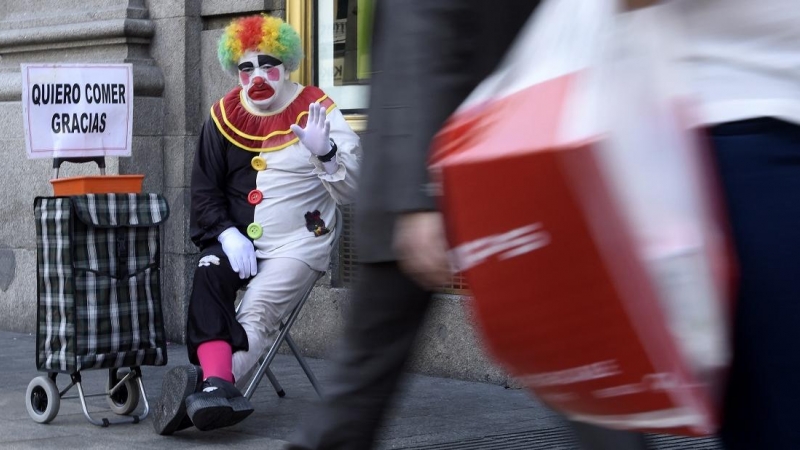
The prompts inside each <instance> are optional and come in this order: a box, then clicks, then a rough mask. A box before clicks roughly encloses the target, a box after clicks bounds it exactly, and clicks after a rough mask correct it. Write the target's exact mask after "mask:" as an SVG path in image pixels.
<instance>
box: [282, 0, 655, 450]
mask: <svg viewBox="0 0 800 450" xmlns="http://www.w3.org/2000/svg"><path fill="white" fill-rule="evenodd" d="M538 3H539V2H538V1H533V0H499V1H496V2H493V3H491V4H487V3H486V2H484V1H480V0H435V1H432V0H381V1H380V2H376V7H375V18H374V35H373V46H372V52H373V53H372V63H373V69H374V72H373V75H372V79H371V84H372V86H371V94H370V96H371V98H370V107H369V126H368V131H367V134H366V135H365V137H364V149H365V150H364V161H363V164H362V175H361V177H362V178H361V188H360V193H359V197H358V200H357V215H356V226H357V228H356V229H357V232H356V233H357V234H356V240H357V247H358V260H359V263H360V268H359V283H358V286H357V287H356V290H355V294H354V298H353V303H352V305H351V307H350V309H349V311H350V312H349V316H348V317H347V322H346V325H345V330H344V336H343V339H342V342H340V345H339V347H338V349H337V351H336V352H335V354H334V358H333V359H334V363H335V365H334V369H333V372H332V376H331V380H330V383H329V386H327V388H326V395H325V398H324V400H323V402H322V404H321V405H319V407H318V408H316V410H315V411H314V412H313V417H311V418H308V419H307V420H304V421H303V422H302V423H301V426H300V429H299V430H298V432H297V433H296V435H295V436H294V439H293V442H294V444H292V445H290V447H289V448H292V449H315V450H316V449H319V450H321V449H369V448H371V447H372V445H373V441H374V438H375V433H376V430H377V429H378V427H379V426H380V424H381V423H382V421H383V418H384V414H385V411H386V408H387V406H389V404H390V402H391V400H392V398H393V395H394V393H395V392H396V390H397V386H398V383H399V380H400V378H401V373H402V370H403V368H404V366H405V364H406V361H407V360H408V358H409V356H410V354H411V351H412V348H413V344H414V341H415V338H416V336H417V333H418V331H419V329H420V327H421V325H422V322H423V319H424V318H425V314H426V311H427V310H428V306H429V304H430V301H431V296H432V293H433V292H434V291H435V290H436V289H437V288H439V287H440V286H442V285H444V284H446V283H447V282H448V281H449V280H450V277H451V273H450V270H449V264H448V260H447V256H446V250H447V244H446V241H445V233H444V225H443V222H442V217H441V214H440V213H439V212H438V211H437V205H436V201H435V198H434V197H433V195H432V194H433V193H432V192H431V191H430V189H429V186H428V182H429V180H428V167H427V162H428V150H429V147H430V142H431V139H432V138H433V136H434V135H435V134H436V133H437V132H438V130H439V129H440V128H441V126H442V125H443V123H444V121H445V120H446V119H447V117H448V116H449V115H450V114H451V113H452V112H453V111H455V109H456V108H457V107H458V106H459V105H460V104H461V102H462V101H463V100H464V99H465V98H466V96H467V95H468V94H469V93H470V92H471V91H472V89H474V88H475V87H476V86H477V85H478V84H479V83H480V82H481V81H482V80H483V79H484V78H485V77H486V76H487V75H489V74H490V73H491V72H492V71H493V70H494V69H495V68H496V66H497V65H498V63H499V62H500V61H501V59H502V56H503V54H504V53H505V51H506V49H507V48H508V47H509V46H510V44H511V43H512V42H513V40H514V38H515V37H516V35H517V33H518V32H519V30H520V29H521V27H522V25H523V24H524V23H525V22H526V20H527V19H528V18H529V17H530V15H531V14H532V12H533V10H534V9H535V7H536V6H537V5H538ZM578 431H579V433H578V434H579V437H580V438H581V439H582V440H584V441H586V442H591V443H593V445H594V446H593V447H587V448H595V449H598V450H600V449H603V450H604V449H606V448H608V449H614V450H638V449H643V448H644V441H643V437H642V436H640V435H638V434H632V433H620V432H614V431H610V430H604V429H599V428H596V427H592V426H589V425H579V428H578Z"/></svg>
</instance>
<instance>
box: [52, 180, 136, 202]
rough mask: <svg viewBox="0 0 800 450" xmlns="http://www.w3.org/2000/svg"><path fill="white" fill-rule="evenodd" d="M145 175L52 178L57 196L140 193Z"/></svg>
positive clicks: (54, 192)
mask: <svg viewBox="0 0 800 450" xmlns="http://www.w3.org/2000/svg"><path fill="white" fill-rule="evenodd" d="M143 180H144V175H94V176H86V177H68V178H57V179H54V180H50V183H51V184H52V185H53V194H54V195H55V196H56V197H66V196H69V195H83V194H126V193H134V194H138V193H141V192H142V181H143Z"/></svg>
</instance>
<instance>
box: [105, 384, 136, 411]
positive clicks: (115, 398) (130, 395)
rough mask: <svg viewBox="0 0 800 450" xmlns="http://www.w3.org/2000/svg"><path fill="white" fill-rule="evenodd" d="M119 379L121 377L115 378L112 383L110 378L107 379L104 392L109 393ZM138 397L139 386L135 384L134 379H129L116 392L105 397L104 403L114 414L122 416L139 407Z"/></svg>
mask: <svg viewBox="0 0 800 450" xmlns="http://www.w3.org/2000/svg"><path fill="white" fill-rule="evenodd" d="M121 378H122V377H119V378H116V377H115V379H113V381H112V378H111V377H109V379H108V381H106V392H110V391H111V388H112V387H114V386H115V385H116V384H117V383H118V382H119V379H121ZM112 383H113V384H112ZM139 397H140V396H139V386H138V385H137V383H136V378H130V379H128V380H127V381H125V383H123V385H122V386H120V387H119V389H117V392H114V393H113V394H111V395H109V396H108V397H106V401H107V402H108V406H109V407H110V408H111V411H112V412H113V413H114V414H119V415H121V416H122V415H126V414H130V413H132V412H133V411H134V410H135V409H136V407H137V406H139Z"/></svg>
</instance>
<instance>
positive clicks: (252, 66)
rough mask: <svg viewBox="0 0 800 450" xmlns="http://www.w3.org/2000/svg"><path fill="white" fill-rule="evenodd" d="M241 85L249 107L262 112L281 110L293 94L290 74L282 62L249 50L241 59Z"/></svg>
mask: <svg viewBox="0 0 800 450" xmlns="http://www.w3.org/2000/svg"><path fill="white" fill-rule="evenodd" d="M238 67H239V84H241V86H242V90H243V91H244V94H245V99H246V101H247V103H248V105H249V106H250V107H251V108H253V109H255V110H257V111H260V112H272V111H274V110H277V109H279V108H281V107H282V106H283V105H284V104H285V101H286V97H287V96H291V95H292V94H293V91H294V89H292V83H291V82H290V81H289V74H288V73H286V69H285V68H284V66H283V64H282V63H281V61H280V60H278V59H276V58H275V57H273V56H270V55H266V54H264V53H257V52H254V51H252V50H248V51H247V52H245V54H244V55H243V56H242V57H241V58H240V59H239V62H238Z"/></svg>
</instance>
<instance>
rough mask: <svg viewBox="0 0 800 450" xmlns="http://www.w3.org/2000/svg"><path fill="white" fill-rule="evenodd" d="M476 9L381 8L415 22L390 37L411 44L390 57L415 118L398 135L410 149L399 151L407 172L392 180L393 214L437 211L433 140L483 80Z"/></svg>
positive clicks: (466, 4)
mask: <svg viewBox="0 0 800 450" xmlns="http://www.w3.org/2000/svg"><path fill="white" fill-rule="evenodd" d="M471 4H472V2H470V1H464V0H436V1H430V0H420V1H408V0H399V1H393V0H386V1H385V2H382V4H381V5H380V6H379V7H378V8H380V7H384V8H386V7H387V6H388V7H389V8H388V9H391V8H392V7H394V8H405V9H406V11H405V14H403V16H404V17H403V18H404V20H408V21H409V22H408V23H406V24H405V26H403V27H402V29H403V30H405V33H404V35H402V36H391V37H389V36H387V38H393V39H401V40H404V41H406V45H404V46H403V47H404V48H403V49H402V51H400V52H396V53H393V54H391V55H386V56H384V57H389V58H392V59H395V61H392V62H391V63H390V65H391V66H393V67H396V68H398V69H399V71H401V72H402V73H400V74H399V75H400V76H398V77H394V79H395V80H396V82H397V84H396V85H395V86H394V87H395V89H399V90H401V91H406V92H405V93H404V94H403V95H399V97H401V98H405V99H406V100H407V102H408V103H407V104H406V105H405V106H407V108H404V109H405V114H408V115H409V117H407V118H406V119H407V120H404V121H402V122H399V123H401V124H403V125H405V126H407V127H408V129H406V130H398V132H397V133H396V134H397V135H400V136H402V137H403V138H404V139H403V141H404V143H403V144H402V147H405V148H399V149H397V151H400V152H402V157H401V158H399V159H400V160H401V161H400V162H401V164H400V165H399V167H398V168H399V169H401V170H402V173H400V174H396V175H395V176H392V177H391V179H392V180H393V186H391V187H390V193H391V195H390V196H389V199H388V200H389V202H390V204H389V205H388V207H389V208H388V209H389V210H390V211H392V212H395V213H404V212H413V211H428V210H435V209H436V206H437V205H436V199H435V198H434V197H433V196H431V195H430V193H429V189H427V187H428V183H429V181H430V180H429V176H428V157H429V149H430V143H431V140H432V139H433V137H434V136H435V135H436V133H437V132H438V131H439V129H440V128H441V126H442V125H443V124H444V122H445V120H446V119H447V117H449V116H450V114H452V112H453V111H455V109H456V108H457V107H458V106H459V105H460V104H461V102H462V101H463V100H464V98H466V96H467V95H468V94H469V92H470V91H471V90H472V88H473V87H474V86H475V85H476V84H477V83H478V81H479V80H477V79H476V77H475V76H474V75H473V74H472V72H471V69H470V67H469V66H470V62H471V61H472V60H473V58H472V57H471V54H470V52H471V51H472V50H471V45H470V44H471V41H472V38H471V36H470V33H469V29H470V28H471V27H473V26H474V16H475V11H474V8H471ZM409 15H410V17H409ZM387 20H392V19H391V17H388V18H387ZM395 29H396V28H395ZM472 69H473V70H474V68H472ZM396 123H397V122H396ZM395 157H397V156H396V155H395Z"/></svg>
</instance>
